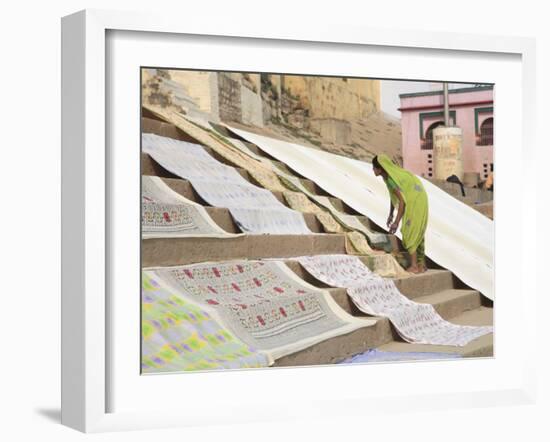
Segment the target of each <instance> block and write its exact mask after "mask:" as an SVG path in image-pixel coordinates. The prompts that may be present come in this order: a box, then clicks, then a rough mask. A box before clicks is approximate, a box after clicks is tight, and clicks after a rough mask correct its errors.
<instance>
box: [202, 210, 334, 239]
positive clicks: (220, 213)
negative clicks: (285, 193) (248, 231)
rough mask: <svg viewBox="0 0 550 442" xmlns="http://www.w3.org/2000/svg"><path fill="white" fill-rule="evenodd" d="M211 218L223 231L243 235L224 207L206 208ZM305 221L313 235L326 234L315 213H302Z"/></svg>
mask: <svg viewBox="0 0 550 442" xmlns="http://www.w3.org/2000/svg"><path fill="white" fill-rule="evenodd" d="M205 209H206V211H207V212H208V215H210V218H212V220H213V221H214V222H215V223H216V224H217V225H218V226H220V227H221V228H222V229H223V230H225V231H226V232H229V233H241V230H240V229H239V227H237V224H236V223H235V221H234V220H233V217H232V216H231V212H230V211H229V209H225V208H223V207H205ZM302 215H303V217H304V220H305V222H306V224H307V226H308V227H309V229H310V230H311V231H312V232H313V233H325V231H324V229H323V226H322V225H321V223H320V222H319V221H318V220H317V217H316V216H315V215H314V214H313V213H302Z"/></svg>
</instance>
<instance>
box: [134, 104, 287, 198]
mask: <svg viewBox="0 0 550 442" xmlns="http://www.w3.org/2000/svg"><path fill="white" fill-rule="evenodd" d="M144 107H145V108H146V109H148V110H149V111H150V112H153V113H156V114H157V115H158V116H159V117H161V118H163V119H165V120H167V121H169V122H170V123H172V124H173V125H174V126H176V127H178V128H179V129H181V130H182V131H184V132H185V133H187V134H188V135H189V136H191V137H193V138H194V139H196V140H197V141H198V142H199V143H201V144H202V145H204V146H206V147H209V148H210V149H212V150H213V151H214V152H216V153H217V154H218V155H220V156H221V157H222V158H224V159H225V160H227V161H228V162H230V163H231V164H232V165H234V166H236V167H240V168H242V169H245V170H246V171H247V172H248V173H249V174H250V176H252V178H253V179H254V180H256V181H257V182H258V183H259V184H260V185H261V186H262V187H265V188H266V189H268V190H271V191H278V192H282V191H284V190H286V188H285V187H284V186H283V185H282V184H281V182H280V181H279V178H277V175H276V174H275V173H274V172H273V171H272V170H270V168H269V167H267V166H266V165H264V164H262V163H261V162H259V161H257V160H255V159H253V158H251V157H250V156H248V155H247V154H245V153H243V152H241V151H240V150H239V149H237V148H236V147H234V146H232V145H230V144H229V143H230V141H229V139H226V138H224V137H222V136H221V135H218V134H217V133H216V132H215V131H213V130H209V129H208V128H205V127H199V125H198V124H197V123H193V122H191V121H189V120H187V119H186V118H185V117H184V116H183V115H181V114H179V113H177V112H174V111H172V110H166V109H162V108H160V107H157V106H150V105H144Z"/></svg>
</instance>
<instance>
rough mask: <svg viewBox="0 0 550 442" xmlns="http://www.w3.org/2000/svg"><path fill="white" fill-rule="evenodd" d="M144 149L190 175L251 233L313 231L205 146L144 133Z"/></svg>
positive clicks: (182, 174)
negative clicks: (211, 154)
mask: <svg viewBox="0 0 550 442" xmlns="http://www.w3.org/2000/svg"><path fill="white" fill-rule="evenodd" d="M142 146H143V152H145V153H147V154H149V155H151V156H152V157H153V158H154V160H155V161H156V162H158V163H159V164H160V165H162V167H164V168H165V169H167V170H169V171H170V172H172V173H174V174H176V175H178V176H180V177H182V178H185V179H188V180H189V181H190V182H191V184H192V185H193V188H194V189H195V190H196V191H197V193H198V194H199V195H200V196H201V198H203V199H204V200H205V201H207V202H208V203H209V204H211V205H213V206H216V207H225V208H227V209H229V211H230V212H231V215H232V216H233V218H234V219H235V222H236V223H237V225H238V226H239V227H240V228H241V229H242V230H243V231H244V232H250V233H272V234H311V233H312V232H311V230H310V229H309V228H308V227H307V225H306V222H305V220H304V217H303V215H302V214H301V213H299V212H296V211H295V210H292V209H289V208H288V207H286V206H285V205H284V204H282V203H281V202H280V201H279V200H277V199H276V198H275V197H274V196H273V194H272V193H271V192H270V191H268V190H266V189H262V188H260V187H257V186H254V185H253V184H251V183H249V182H248V181H246V180H245V179H244V178H243V177H242V176H241V175H240V174H239V173H238V172H237V171H236V170H235V169H234V168H233V167H229V166H226V165H225V164H222V163H220V162H219V161H217V160H216V159H214V158H213V157H211V156H210V155H209V154H208V153H207V152H206V151H205V150H204V149H203V148H202V146H199V145H196V144H191V143H186V142H184V141H178V140H173V139H171V138H166V137H161V136H158V135H154V134H143V135H142Z"/></svg>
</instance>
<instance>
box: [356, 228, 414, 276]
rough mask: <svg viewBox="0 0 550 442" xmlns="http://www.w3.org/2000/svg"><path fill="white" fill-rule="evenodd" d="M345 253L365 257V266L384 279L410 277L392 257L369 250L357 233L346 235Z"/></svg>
mask: <svg viewBox="0 0 550 442" xmlns="http://www.w3.org/2000/svg"><path fill="white" fill-rule="evenodd" d="M346 253H348V254H349V255H364V256H367V266H368V267H369V268H370V269H371V270H372V271H373V272H374V273H376V274H377V275H379V276H382V277H384V278H405V277H408V276H410V275H411V274H410V273H409V272H407V271H405V269H403V267H401V266H400V265H399V263H398V262H397V261H396V259H395V257H394V256H393V255H391V254H389V253H385V252H383V251H381V250H373V249H371V248H370V246H369V243H368V242H367V239H366V238H365V237H364V236H363V234H361V233H359V232H347V233H346Z"/></svg>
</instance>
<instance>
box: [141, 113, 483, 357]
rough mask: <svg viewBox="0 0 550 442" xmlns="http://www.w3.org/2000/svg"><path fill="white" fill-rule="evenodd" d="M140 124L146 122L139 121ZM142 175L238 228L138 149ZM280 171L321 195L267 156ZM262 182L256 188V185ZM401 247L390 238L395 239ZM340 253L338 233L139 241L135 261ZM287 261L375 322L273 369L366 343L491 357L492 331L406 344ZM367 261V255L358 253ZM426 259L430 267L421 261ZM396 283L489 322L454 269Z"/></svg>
mask: <svg viewBox="0 0 550 442" xmlns="http://www.w3.org/2000/svg"><path fill="white" fill-rule="evenodd" d="M146 120H147V119H142V127H143V131H144V132H152V133H157V134H158V135H162V136H169V137H171V138H175V139H180V140H183V141H188V142H192V143H197V141H196V140H194V139H193V138H190V137H189V136H188V135H187V134H185V133H183V132H182V131H180V130H179V129H177V128H176V127H174V126H172V125H171V124H167V123H163V122H160V121H156V120H151V121H152V122H151V121H149V122H147V121H146ZM144 122H145V123H144ZM245 143H246V144H247V146H248V147H249V148H250V149H251V150H253V151H254V152H256V153H257V154H258V155H261V156H264V157H266V158H269V156H268V155H267V154H265V153H264V152H263V151H261V150H260V149H259V148H257V147H256V146H255V145H253V144H251V143H248V142H245ZM206 150H207V151H209V152H210V154H211V155H212V156H214V157H215V158H217V159H218V160H219V161H221V162H223V163H225V164H228V165H230V166H231V164H229V163H227V161H226V160H225V159H223V158H221V157H220V156H219V155H217V154H216V153H215V152H213V151H212V150H211V149H208V148H207V149H206ZM141 162H142V174H143V175H156V176H160V177H161V178H162V179H163V180H164V182H165V183H166V184H167V185H168V186H170V187H171V188H172V189H173V190H175V191H176V192H178V193H180V194H181V195H183V196H185V197H186V198H188V199H190V200H192V201H195V202H197V203H199V204H202V205H203V206H205V209H206V210H207V212H208V213H209V215H210V216H211V218H212V219H213V220H214V221H215V222H216V223H217V224H218V225H219V226H220V227H222V228H223V229H224V230H226V231H228V232H231V233H238V232H239V229H238V228H237V226H236V225H235V223H234V221H233V219H232V217H231V215H230V213H229V211H228V210H227V209H223V208H215V207H209V206H208V205H207V204H206V203H205V201H203V200H202V199H201V198H200V197H199V196H198V195H197V194H196V192H195V191H194V189H193V188H192V186H191V184H190V183H189V182H188V181H186V180H183V179H181V178H179V177H177V176H175V175H173V174H171V173H170V172H168V171H166V170H165V169H164V168H162V167H161V166H160V165H159V164H157V163H156V162H155V161H154V160H152V159H151V158H150V157H149V156H148V155H146V154H142V156H141ZM274 163H275V164H276V165H277V166H278V167H281V168H282V170H284V171H285V172H287V173H290V174H293V175H295V176H297V177H298V178H301V179H302V183H303V184H304V185H305V186H306V187H307V188H308V189H309V190H310V191H311V192H313V193H316V194H318V195H324V196H327V194H326V192H324V191H323V190H322V189H320V188H319V187H318V186H316V185H315V183H313V182H312V181H310V180H307V179H305V178H304V177H302V176H300V175H299V174H297V173H296V172H295V171H293V170H292V169H290V168H288V167H287V166H286V165H284V164H283V163H279V162H277V161H274ZM236 169H237V170H238V172H239V173H240V174H241V176H243V178H245V179H246V180H248V181H249V182H251V183H253V184H257V183H255V182H254V180H253V179H252V178H251V177H250V175H249V174H248V173H247V172H246V171H245V170H243V169H239V168H236ZM260 187H261V186H260ZM273 193H274V196H275V197H276V198H277V199H278V200H279V201H281V202H282V203H283V204H285V205H286V201H285V200H284V197H283V195H282V193H281V192H273ZM330 198H331V202H332V203H333V205H334V206H335V207H336V208H337V209H338V210H340V211H342V212H345V213H348V214H354V215H357V213H356V212H355V211H354V210H353V209H351V208H349V207H348V206H346V205H345V204H344V203H343V202H342V201H341V200H339V199H337V198H333V197H330ZM304 218H305V220H306V223H307V224H308V226H309V227H310V229H311V230H312V231H313V232H323V229H322V227H321V226H320V224H319V223H318V221H317V220H316V219H315V217H314V216H313V215H311V214H305V216H304ZM360 220H361V221H362V222H364V223H365V225H367V226H368V227H370V228H372V229H373V230H380V229H378V228H377V226H375V225H373V223H371V222H370V221H369V220H368V218H366V217H362V218H360ZM394 240H395V241H396V242H397V243H398V244H400V242H399V241H397V239H396V238H395V239H394ZM340 253H346V251H345V236H344V235H342V234H312V235H248V234H247V235H241V236H239V237H235V238H223V239H222V238H170V239H168V238H159V239H147V240H143V241H142V266H143V267H148V266H170V265H184V264H192V263H197V262H206V261H228V260H234V259H259V258H275V257H276V258H283V259H284V258H289V257H294V256H301V255H319V254H340ZM285 262H286V264H287V265H288V266H289V267H290V268H291V269H292V270H293V271H294V272H295V273H296V274H297V275H298V276H299V277H301V278H303V279H304V280H306V281H307V282H309V283H310V284H312V285H314V286H317V287H322V288H325V289H326V290H328V292H329V293H330V294H331V296H332V297H333V299H334V300H335V301H336V302H337V303H338V304H339V305H340V307H341V308H343V309H344V310H345V311H347V312H348V313H350V314H352V315H354V316H357V317H364V318H371V319H374V320H375V321H376V322H375V324H374V325H372V326H369V327H364V328H361V329H359V330H356V331H354V332H352V333H349V334H346V335H343V336H339V337H335V338H331V339H328V340H326V341H324V342H321V343H319V344H316V345H314V346H311V347H309V348H307V349H304V350H302V351H299V352H296V353H294V354H292V355H288V356H285V357H283V358H281V359H278V360H277V361H276V363H275V366H298V365H319V364H332V363H335V362H339V361H341V360H343V359H346V358H348V357H350V356H353V355H355V354H357V353H361V352H364V351H366V350H367V349H369V348H377V347H378V348H380V349H382V350H388V351H390V350H391V351H431V352H433V351H442V352H459V353H461V354H463V355H465V356H490V355H492V351H493V347H492V345H493V344H492V335H488V336H484V337H481V338H479V339H477V340H475V341H474V342H472V343H470V344H469V345H468V346H466V347H463V348H460V347H449V346H433V345H424V346H422V345H418V344H407V343H405V342H403V340H402V339H401V338H400V337H399V336H398V335H397V333H396V331H395V329H394V328H393V326H392V325H391V324H390V322H389V320H388V319H386V318H378V317H374V318H373V317H369V316H367V315H365V314H364V313H362V312H360V311H359V310H358V309H357V307H355V305H354V304H353V302H352V301H351V299H350V298H349V296H348V295H347V293H346V291H345V289H339V288H329V287H327V286H326V285H324V284H322V283H321V282H320V281H317V280H316V279H315V278H313V277H312V276H311V275H309V273H307V272H306V271H305V269H303V268H302V267H301V266H300V264H299V263H297V262H295V261H288V260H287V261H285ZM363 262H364V263H365V264H366V263H367V260H366V258H363ZM428 264H432V265H433V263H430V262H428ZM395 283H396V286H397V287H398V288H399V290H400V291H401V293H403V294H404V295H405V296H407V297H409V298H410V299H414V300H415V301H417V302H424V303H430V304H432V305H433V306H434V308H435V309H436V310H437V311H438V312H439V313H440V314H441V315H442V316H443V317H444V318H445V319H450V320H451V322H456V323H464V324H469V323H471V322H472V321H474V322H475V321H476V320H477V321H481V323H482V324H491V323H492V308H490V307H487V306H482V302H484V301H483V300H482V298H481V295H480V294H479V293H478V292H476V291H475V290H471V289H469V288H467V287H464V285H463V284H462V283H461V282H460V281H458V280H457V278H456V277H454V276H453V274H452V273H451V272H449V271H447V270H443V269H430V270H429V271H428V272H426V273H424V274H420V275H413V276H411V277H408V278H399V279H395Z"/></svg>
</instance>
